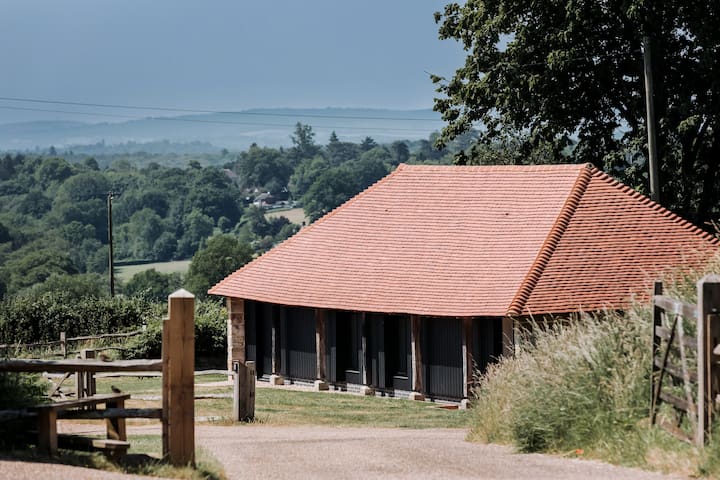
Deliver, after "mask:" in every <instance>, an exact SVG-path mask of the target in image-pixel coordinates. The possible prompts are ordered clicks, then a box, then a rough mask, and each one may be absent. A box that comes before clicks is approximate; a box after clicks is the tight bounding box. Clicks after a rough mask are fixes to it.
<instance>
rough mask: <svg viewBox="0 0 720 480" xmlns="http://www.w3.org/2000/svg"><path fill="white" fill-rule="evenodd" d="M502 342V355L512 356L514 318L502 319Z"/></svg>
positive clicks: (513, 351)
mask: <svg viewBox="0 0 720 480" xmlns="http://www.w3.org/2000/svg"><path fill="white" fill-rule="evenodd" d="M502 333H503V335H502V339H503V340H502V342H503V355H505V356H506V357H512V356H514V355H515V320H514V319H512V318H510V317H503V319H502Z"/></svg>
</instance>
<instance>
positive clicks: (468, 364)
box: [462, 317, 473, 399]
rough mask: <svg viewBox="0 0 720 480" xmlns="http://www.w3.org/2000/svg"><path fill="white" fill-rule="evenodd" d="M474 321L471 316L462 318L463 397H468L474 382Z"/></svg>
mask: <svg viewBox="0 0 720 480" xmlns="http://www.w3.org/2000/svg"><path fill="white" fill-rule="evenodd" d="M472 321H473V319H472V318H470V317H466V318H463V319H462V356H463V398H464V399H468V398H469V397H470V394H471V393H472V392H471V391H470V389H471V387H472V384H473V356H472Z"/></svg>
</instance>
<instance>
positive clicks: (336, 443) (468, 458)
mask: <svg viewBox="0 0 720 480" xmlns="http://www.w3.org/2000/svg"><path fill="white" fill-rule="evenodd" d="M66 425H67V427H70V428H67V427H66V429H64V430H74V429H75V428H81V429H83V430H85V431H87V428H88V425H76V426H74V427H75V428H73V426H71V424H66ZM99 431H102V430H101V429H100V430H99ZM141 433H143V434H148V433H157V434H159V433H160V429H159V427H158V426H156V425H148V426H142V427H128V435H129V437H130V441H131V442H132V435H133V434H141ZM466 433H467V432H466V431H465V430H459V429H427V430H408V429H391V428H339V427H308V426H296V427H279V426H277V427H276V426H263V425H241V426H228V427H219V426H197V427H196V430H195V437H196V446H198V447H202V448H205V449H207V450H208V451H210V452H211V453H212V454H213V455H214V456H215V457H216V458H217V460H218V461H219V462H220V463H221V464H222V465H223V466H224V467H225V471H226V473H227V475H228V478H229V479H231V480H233V479H255V478H258V479H296V478H312V479H332V480H337V479H339V478H342V479H355V478H357V479H363V480H364V479H366V478H368V477H378V476H384V477H386V478H392V479H413V480H415V479H443V480H446V479H461V478H482V479H538V480H544V479H548V480H550V479H552V480H570V479H572V480H575V479H579V478H582V479H612V480H663V479H665V480H671V479H681V478H685V477H680V476H668V475H661V474H658V473H651V472H645V471H643V470H637V469H630V468H621V467H615V466H612V465H608V464H604V463H600V462H595V461H591V460H580V459H571V458H562V457H558V456H551V455H537V454H533V455H523V454H515V453H513V452H512V450H511V449H510V448H508V447H503V446H499V445H482V444H477V443H469V442H466V441H465V435H466ZM38 478H48V479H49V478H56V479H65V478H72V479H74V480H75V479H77V480H85V479H88V480H89V479H93V480H94V479H100V480H116V479H118V480H120V479H130V478H133V479H140V478H147V477H139V476H133V475H122V474H118V473H112V472H104V471H99V470H91V469H85V468H79V467H71V466H67V465H57V464H48V463H36V462H18V461H13V460H9V459H6V458H5V459H4V458H2V457H0V479H13V480H16V479H18V480H24V479H28V480H30V479H32V480H35V479H38Z"/></svg>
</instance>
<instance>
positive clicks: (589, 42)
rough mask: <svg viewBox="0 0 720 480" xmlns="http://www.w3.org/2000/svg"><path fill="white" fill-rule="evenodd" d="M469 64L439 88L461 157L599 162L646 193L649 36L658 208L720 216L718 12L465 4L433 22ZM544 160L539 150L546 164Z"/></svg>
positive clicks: (631, 2) (438, 106) (645, 3)
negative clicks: (506, 149) (462, 148)
mask: <svg viewBox="0 0 720 480" xmlns="http://www.w3.org/2000/svg"><path fill="white" fill-rule="evenodd" d="M436 21H437V22H438V24H439V25H440V38H442V39H455V40H458V41H459V42H460V43H461V44H462V46H463V48H464V49H465V50H466V51H467V57H466V60H465V64H464V65H463V66H461V67H460V68H458V69H457V71H456V73H455V75H454V76H453V77H452V78H451V79H449V80H448V79H443V78H440V77H437V76H434V77H433V81H434V82H435V83H436V84H437V86H438V88H437V91H438V92H439V93H440V94H441V98H437V99H436V100H435V110H437V111H439V112H441V113H442V115H443V118H444V119H445V120H446V121H447V122H448V124H447V126H446V127H445V128H444V129H443V131H442V134H441V136H440V137H439V139H438V141H437V144H438V146H440V147H442V146H444V145H445V144H447V142H449V141H450V140H452V139H453V138H455V137H456V136H458V135H460V134H462V133H463V132H466V131H468V130H470V129H471V128H473V127H476V128H478V130H479V139H478V141H477V142H476V143H475V145H474V147H473V148H470V149H469V150H468V151H466V152H464V153H463V154H461V155H459V156H458V162H459V163H473V162H475V163H477V162H478V160H477V159H478V158H487V152H488V149H491V148H494V146H495V147H496V146H497V145H508V146H511V147H512V152H514V155H512V156H511V157H512V158H510V159H508V157H507V156H505V160H506V161H512V162H515V163H523V162H524V161H527V159H528V158H530V159H534V160H535V161H541V160H542V159H543V158H547V159H549V160H550V161H553V162H559V161H573V162H592V163H593V164H595V165H596V166H597V167H599V168H602V169H604V170H606V171H608V172H609V173H612V174H613V175H615V176H618V177H620V178H621V179H622V180H623V181H625V182H626V183H628V184H630V185H631V186H633V187H635V188H639V189H641V190H643V191H647V173H646V172H647V162H646V158H647V146H646V144H647V141H646V128H645V125H646V123H645V105H644V94H645V92H644V86H643V56H642V51H641V45H642V37H643V36H645V35H647V36H648V37H649V38H650V39H651V45H652V49H651V50H652V64H653V75H654V80H655V95H654V101H655V111H656V116H657V125H658V132H659V138H658V144H659V158H660V181H661V185H662V188H661V202H662V203H663V205H665V206H667V207H669V208H671V209H672V210H674V211H676V212H678V213H680V214H682V215H684V216H686V217H689V218H691V219H693V220H695V221H698V222H702V221H708V220H711V219H715V218H717V217H718V216H720V201H719V200H720V195H719V190H720V182H719V180H720V178H719V169H720V168H719V167H720V28H718V22H719V21H720V2H717V1H712V2H708V1H701V0H666V1H662V0H654V1H650V0H548V1H542V2H538V1H534V0H468V1H467V2H466V3H465V4H464V5H460V4H458V3H451V4H449V5H448V6H446V7H445V9H444V11H443V12H438V13H436ZM538 152H542V153H541V154H540V155H538Z"/></svg>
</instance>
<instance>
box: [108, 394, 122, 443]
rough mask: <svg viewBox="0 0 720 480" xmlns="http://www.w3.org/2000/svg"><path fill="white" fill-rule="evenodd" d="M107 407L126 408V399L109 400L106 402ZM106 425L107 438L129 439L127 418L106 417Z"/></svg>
mask: <svg viewBox="0 0 720 480" xmlns="http://www.w3.org/2000/svg"><path fill="white" fill-rule="evenodd" d="M105 405H106V409H109V408H120V409H124V408H125V400H123V399H119V400H114V401H108V402H106V403H105ZM105 427H106V428H107V438H108V439H109V440H122V441H126V440H127V428H126V426H125V418H124V417H117V418H106V419H105Z"/></svg>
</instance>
